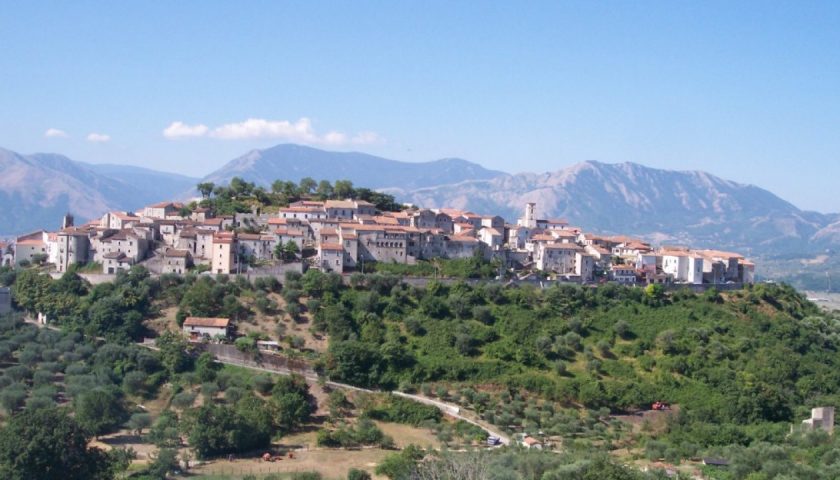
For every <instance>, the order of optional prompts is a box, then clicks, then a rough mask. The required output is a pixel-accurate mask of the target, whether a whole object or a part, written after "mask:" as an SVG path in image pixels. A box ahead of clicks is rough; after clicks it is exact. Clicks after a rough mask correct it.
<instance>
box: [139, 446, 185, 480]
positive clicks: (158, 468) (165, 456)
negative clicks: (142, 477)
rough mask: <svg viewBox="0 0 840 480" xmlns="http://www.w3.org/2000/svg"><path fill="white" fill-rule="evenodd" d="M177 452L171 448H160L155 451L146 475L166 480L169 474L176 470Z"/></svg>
mask: <svg viewBox="0 0 840 480" xmlns="http://www.w3.org/2000/svg"><path fill="white" fill-rule="evenodd" d="M178 463H179V462H178V451H177V450H175V449H172V448H162V449H160V450H158V451H157V453H156V454H155V456H154V459H153V461H152V463H150V464H149V468H148V469H147V470H146V473H147V474H148V475H149V476H150V477H152V478H154V479H159V480H166V478H167V475H168V474H169V472H171V471H173V470H176V469H177V468H178Z"/></svg>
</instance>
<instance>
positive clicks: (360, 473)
mask: <svg viewBox="0 0 840 480" xmlns="http://www.w3.org/2000/svg"><path fill="white" fill-rule="evenodd" d="M347 480H370V474H369V473H368V472H366V471H364V470H359V469H357V468H351V469H350V470H349V471H348V472H347Z"/></svg>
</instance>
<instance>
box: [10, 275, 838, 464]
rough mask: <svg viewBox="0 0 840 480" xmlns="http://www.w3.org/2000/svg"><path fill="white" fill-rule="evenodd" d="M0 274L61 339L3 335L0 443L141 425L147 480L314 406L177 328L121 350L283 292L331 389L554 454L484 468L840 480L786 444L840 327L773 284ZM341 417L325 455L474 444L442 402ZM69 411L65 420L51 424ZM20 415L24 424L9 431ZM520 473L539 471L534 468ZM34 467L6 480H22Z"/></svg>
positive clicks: (336, 405)
mask: <svg viewBox="0 0 840 480" xmlns="http://www.w3.org/2000/svg"><path fill="white" fill-rule="evenodd" d="M0 283H3V284H11V285H12V286H13V291H14V294H15V300H16V302H17V305H18V306H19V307H20V308H22V309H24V310H27V311H30V312H47V313H48V315H49V316H50V318H51V319H52V320H53V321H54V322H55V324H56V325H58V326H60V327H62V329H63V330H62V331H61V332H58V331H50V330H43V329H38V328H37V327H35V326H32V325H28V324H23V323H21V322H20V321H19V320H17V319H15V318H8V319H4V320H3V322H2V323H0V370H2V375H0V389H2V390H0V405H2V407H3V409H4V411H5V412H6V415H5V421H6V427H4V428H5V430H4V434H6V435H0V436H4V437H5V436H14V435H24V434H25V435H33V433H32V432H31V431H30V430H27V429H29V428H35V429H38V428H39V427H38V425H39V422H43V423H44V426H42V427H43V431H44V432H45V433H44V434H45V435H46V434H47V433H49V432H48V430H49V429H51V428H60V429H63V430H61V431H65V432H70V433H67V435H76V433H72V432H79V433H78V434H79V435H82V436H84V438H90V437H92V436H94V435H102V434H106V433H108V432H112V431H114V430H115V429H117V428H121V427H123V426H130V428H132V429H135V430H139V431H141V432H142V431H143V430H144V429H145V430H146V435H148V438H149V439H150V441H152V442H153V443H155V445H157V446H158V448H159V449H160V454H159V456H158V457H157V460H156V461H155V464H154V465H152V466H150V468H149V471H148V472H146V474H147V475H149V476H150V477H152V478H160V477H161V475H162V474H161V472H163V474H165V472H166V471H167V469H170V468H171V467H172V462H176V463H177V460H178V459H177V455H176V454H175V453H173V452H174V450H173V449H174V448H176V447H178V446H180V441H181V440H180V439H181V437H182V436H183V437H184V438H186V439H187V440H188V442H189V445H190V446H191V447H192V449H193V451H194V454H195V455H196V456H198V457H212V456H217V455H225V454H227V453H231V452H242V451H251V450H254V449H259V448H261V447H264V446H266V445H268V442H270V441H271V440H272V439H273V438H278V437H280V436H282V435H285V434H286V433H288V432H292V431H294V430H296V429H297V428H299V427H300V425H301V424H302V423H305V422H306V421H307V420H308V419H309V418H310V417H311V415H312V413H313V412H314V402H313V399H312V396H311V394H310V393H309V392H308V387H307V386H306V383H305V382H303V381H302V379H300V378H296V377H286V378H282V379H279V380H276V379H273V378H272V377H268V376H265V375H255V374H249V375H243V374H242V372H239V371H236V370H231V369H229V368H225V369H222V370H219V369H218V367H217V366H216V365H215V364H213V362H212V359H211V358H210V357H209V356H208V355H207V354H203V355H199V352H197V351H196V352H190V349H189V348H187V346H186V345H185V343H184V342H183V340H181V339H180V337H179V336H178V335H175V334H167V335H163V336H161V337H160V338H159V339H158V346H159V347H160V351H157V352H153V351H149V350H146V349H142V348H140V347H137V346H134V345H132V344H131V343H130V342H131V340H136V339H139V338H140V337H142V336H143V335H144V334H146V333H147V332H146V331H145V329H146V326H145V323H144V322H146V321H147V320H148V319H150V318H154V317H156V316H157V315H159V311H160V309H162V308H177V309H178V310H179V314H178V318H179V319H183V318H184V317H185V316H187V315H211V316H212V315H224V316H228V317H231V318H234V319H237V320H238V321H240V322H241V321H248V320H249V319H250V318H251V317H252V316H254V315H255V314H256V311H258V312H260V313H261V314H269V315H271V314H276V313H278V312H279V311H280V310H281V306H280V305H278V304H277V299H278V298H282V303H283V305H282V310H283V311H284V313H285V314H288V315H290V316H292V317H293V318H295V319H297V320H298V321H300V322H302V323H307V322H308V324H309V325H310V327H311V330H312V331H313V332H316V333H323V334H325V335H326V336H327V337H328V338H329V349H328V351H327V352H326V354H324V355H322V356H319V357H316V358H315V360H316V361H317V366H318V368H319V369H320V370H321V371H322V372H323V373H324V374H325V375H326V376H328V377H329V378H331V379H333V380H339V381H344V382H348V383H352V384H354V385H358V386H368V387H377V388H383V389H394V388H399V389H401V390H417V391H419V392H421V393H423V394H425V395H428V396H436V397H439V398H441V399H444V400H447V401H450V402H456V403H459V404H462V405H464V406H466V407H469V408H470V409H471V410H473V411H475V412H477V413H478V414H479V415H480V416H481V417H482V418H483V419H484V420H485V421H487V422H489V423H492V424H495V425H498V426H499V427H500V428H502V429H505V430H507V431H508V432H511V433H515V432H520V431H528V432H536V431H542V432H544V434H545V435H546V436H555V437H558V438H561V439H562V444H563V449H564V450H565V451H566V452H567V454H566V455H561V456H554V457H543V456H539V455H535V456H528V455H525V456H521V458H520V456H519V455H515V454H512V453H511V454H500V455H499V456H498V457H497V456H494V457H493V459H492V462H507V463H504V465H502V464H499V467H498V468H497V469H496V468H494V470H493V471H494V472H502V471H506V472H513V473H510V474H509V476H504V475H503V476H498V477H496V476H494V477H492V478H590V477H587V476H586V475H590V474H588V473H586V472H588V471H590V470H588V469H592V470H591V471H592V472H599V473H598V475H605V476H602V477H591V478H642V477H640V475H641V474H639V473H637V472H635V471H634V470H633V469H625V468H623V467H618V466H616V465H614V464H613V463H611V462H605V461H604V460H603V457H600V456H599V455H600V454H601V453H604V452H607V451H610V450H613V449H616V448H628V449H629V450H628V455H629V456H630V457H629V458H648V459H652V460H656V459H662V458H664V459H666V460H668V461H670V462H673V463H679V462H681V461H683V460H685V459H688V458H695V457H698V456H718V457H724V458H727V459H729V460H730V461H731V463H732V465H731V467H730V468H728V469H724V470H717V471H712V472H710V473H709V474H710V475H712V478H720V479H729V478H732V479H743V478H750V479H765V478H766V479H771V478H780V479H781V478H803V479H804V478H816V479H821V478H825V479H828V478H837V477H838V476H840V444H838V443H837V442H836V441H835V439H834V438H830V437H827V436H825V435H822V434H820V433H811V434H805V433H794V434H792V435H789V434H788V433H789V431H790V424H791V423H794V424H796V423H799V421H800V420H801V419H803V418H807V417H808V414H809V409H810V408H811V407H814V406H820V405H838V401H840V377H838V376H840V368H838V367H840V365H838V362H840V356H838V346H840V328H838V327H840V318H838V316H837V315H836V314H826V313H823V312H821V311H819V310H818V309H817V308H816V307H815V306H814V305H813V304H811V303H809V302H807V301H806V300H805V299H804V298H803V297H802V296H801V295H800V294H798V293H797V292H796V291H794V290H793V289H791V288H789V287H786V286H783V285H758V286H755V287H751V288H748V289H744V290H739V291H734V292H728V293H720V292H717V291H715V290H709V291H707V292H705V293H703V294H694V293H691V292H689V291H677V292H672V293H666V292H665V291H663V290H662V289H661V288H658V287H651V288H648V289H635V288H624V287H619V286H614V285H607V286H601V287H598V288H589V287H578V286H569V285H561V286H553V287H550V288H547V289H544V290H541V289H537V288H531V287H527V286H503V285H501V284H498V283H477V284H474V285H471V284H468V283H465V282H453V283H442V282H435V281H431V282H429V283H428V284H427V285H426V286H425V287H424V288H418V287H412V286H408V285H406V284H404V283H402V282H401V281H400V280H399V278H398V277H395V276H392V275H388V274H369V275H364V274H358V275H354V276H353V277H352V278H351V279H350V281H349V282H348V284H345V283H344V282H343V281H342V279H341V278H340V277H339V276H337V275H334V274H323V273H320V272H317V271H314V270H311V271H308V272H307V273H306V274H304V275H300V274H291V275H289V276H288V277H287V278H285V279H284V281H283V284H282V285H281V284H280V282H278V281H277V280H274V279H271V280H265V279H260V280H258V281H256V282H255V283H254V284H251V283H249V282H247V281H245V280H244V279H242V278H238V279H231V280H228V279H227V278H226V277H220V278H218V279H214V278H211V277H207V276H193V275H188V276H185V277H175V276H162V277H159V278H153V277H150V276H149V275H148V273H147V272H145V271H144V270H143V269H142V268H135V269H132V271H130V272H128V273H124V274H121V275H119V276H118V277H117V278H116V280H115V281H114V282H113V283H109V284H102V285H97V286H91V285H89V284H87V283H86V282H85V281H83V280H82V279H81V278H80V277H79V276H78V275H76V274H75V273H72V272H71V273H69V274H66V275H65V276H64V277H62V278H61V279H58V280H53V279H51V278H50V277H48V276H46V275H43V274H39V273H38V272H37V270H22V271H8V270H4V271H2V272H0ZM246 300H247V301H246ZM278 331H279V330H278ZM83 335H86V336H83ZM94 336H96V337H102V338H103V339H104V340H95V339H93V337H94ZM251 340H253V339H251ZM244 343H247V342H243V345H244ZM243 348H244V347H243ZM164 393H165V394H166V396H167V397H168V398H169V399H170V400H169V403H168V407H167V408H166V409H165V411H164V412H163V413H162V414H160V415H159V416H157V418H151V417H150V416H148V414H146V415H145V416H144V412H142V411H138V410H137V409H136V408H133V407H131V406H132V405H137V404H139V403H142V401H143V399H147V398H153V397H159V396H161V395H162V394H164ZM333 393H334V394H335V392H333ZM198 396H202V397H203V399H204V401H202V402H197V401H196V400H197V397H198ZM656 400H663V401H666V402H669V403H672V404H675V410H674V411H673V412H672V413H671V414H669V415H666V416H663V417H662V418H663V420H662V424H661V425H658V426H654V425H642V428H641V429H634V428H631V427H629V426H628V424H627V423H625V422H623V421H622V420H620V419H618V418H616V417H615V415H616V414H627V413H632V412H635V411H637V410H640V409H648V407H649V405H650V403H652V402H653V401H656ZM198 403H200V405H198V406H197V404H198ZM354 408H355V409H356V410H358V411H360V412H361V416H360V418H357V419H352V420H350V419H349V418H348V415H349V411H350V410H351V408H350V407H349V406H348V403H347V399H346V398H341V396H340V395H338V394H335V395H333V394H331V395H330V400H329V409H330V419H329V423H328V424H326V425H325V426H324V427H323V428H322V430H321V432H320V433H319V442H320V443H321V444H322V445H326V446H358V445H381V446H385V447H389V446H391V445H392V440H391V439H389V438H388V437H387V436H386V435H384V434H382V432H381V431H380V430H379V429H378V428H376V426H375V424H374V423H373V422H371V420H383V421H390V422H399V423H406V424H410V425H417V426H423V427H427V426H428V427H429V428H437V429H438V430H439V431H440V432H442V433H443V437H441V438H442V440H444V441H445V438H446V437H447V436H448V437H452V436H459V437H461V438H462V439H464V441H468V440H470V439H478V438H480V437H481V435H480V434H478V432H476V431H474V430H473V431H470V429H469V428H467V427H465V426H458V425H457V424H453V425H452V426H451V427H446V428H441V427H436V426H434V425H435V423H436V422H437V424H438V425H439V424H440V423H441V422H440V421H439V415H440V413H439V412H438V411H437V410H435V409H433V408H430V407H425V406H422V405H418V404H415V403H413V402H408V401H404V400H403V399H400V398H399V397H386V398H385V399H380V400H378V401H371V402H369V403H368V404H366V405H355V406H354ZM36 411H44V412H52V413H44V414H39V415H35V414H34V413H33V412H36ZM68 411H69V412H72V413H73V415H72V422H70V423H68V424H67V425H59V426H55V427H53V424H55V423H56V418H59V417H60V418H64V417H66V416H67V414H66V412H68ZM22 415H31V416H32V417H26V418H27V419H28V420H26V421H23V420H20V421H18V420H16V419H17V418H19V417H20V418H23V417H21V416H22ZM24 426H25V427H26V428H23V427H24ZM16 432H23V433H16ZM38 432H41V430H38V431H37V432H36V433H38ZM45 438H48V437H45ZM80 438H81V437H80ZM46 443H49V442H46V441H45V444H46ZM4 448H6V447H4V446H3V444H2V442H0V466H2V467H3V468H8V466H9V465H11V464H15V465H17V464H21V465H23V464H24V463H25V462H26V461H28V460H18V459H14V460H12V458H13V456H14V455H17V453H15V452H12V451H11V449H9V448H6V449H5V450H4ZM37 448H42V447H37ZM24 453H26V452H23V453H21V455H22V454H24ZM417 454H418V452H417V451H413V450H411V449H408V450H407V451H403V452H400V453H398V454H395V456H394V457H392V458H391V459H390V460H388V462H386V463H384V464H383V465H385V466H384V467H382V468H383V473H387V474H388V475H392V474H393V475H392V478H401V477H400V475H402V473H399V472H404V471H412V472H415V474H417V475H419V473H416V471H415V467H414V465H415V461H416V458H414V456H416V455H417ZM68 455H69V453H68ZM72 455H74V456H75V457H73V458H81V459H85V458H87V459H89V460H84V462H88V461H90V462H91V465H92V466H91V467H90V468H94V470H95V471H96V472H104V473H101V475H104V477H103V478H108V476H109V475H113V473H114V472H116V471H117V467H118V466H119V465H120V464H121V463H120V462H124V461H125V460H124V458H125V457H120V458H111V456H103V454H102V453H101V452H97V451H95V450H89V451H87V450H85V449H79V450H78V451H77V452H75V453H73V454H72ZM124 455H128V453H125V454H124ZM424 455H425V454H424ZM505 455H509V456H508V457H505ZM15 458H16V457H15ZM458 458H460V457H458ZM464 458H466V457H464ZM505 458H506V460H501V459H505ZM530 459H534V460H530ZM462 460H463V458H460V459H458V460H454V459H452V458H450V457H447V456H444V457H442V458H441V460H440V461H441V462H442V463H441V465H443V466H446V468H455V467H454V466H453V465H449V464H448V463H447V462H449V463H452V462H455V463H457V462H460V461H462ZM465 461H468V460H465ZM532 461H533V462H537V463H539V464H540V465H542V467H540V469H536V467H534V466H528V465H530V463H529V462H532ZM21 462H23V463H21ZM484 463H487V462H484ZM30 465H34V467H31V468H42V467H39V466H38V465H39V464H37V463H31V464H30ZM115 465H116V466H115ZM423 465H426V463H424V464H423ZM447 465H448V466H447ZM494 465H495V463H494ZM517 465H518V466H517ZM503 466H504V467H505V468H507V470H505V469H504V468H502V467H503ZM21 468H23V467H21ZM27 468H29V467H27ZM424 468H425V467H424ZM459 468H460V467H459ZM388 469H391V470H390V473H389V471H388ZM401 469H402V470H401ZM406 469H407V470H406ZM94 470H91V471H90V472H93V471H94ZM27 471H28V470H19V471H16V472H18V473H15V472H11V473H8V475H6V476H7V477H8V478H17V477H15V476H14V475H20V476H21V477H20V478H23V477H24V476H25V472H27ZM537 471H539V472H541V473H539V474H537V473H536V472H537ZM394 472H398V473H394ZM517 472H519V473H517ZM522 472H528V473H522ZM548 472H552V473H551V475H548ZM604 472H613V473H614V474H615V475H617V476H615V477H609V476H606V475H608V474H609V475H612V474H613V473H604ZM3 473H7V472H5V471H4V472H3ZM86 474H89V475H90V477H91V478H96V475H100V473H86ZM506 475H507V474H506ZM591 475H595V473H592V474H591ZM4 478H5V477H4ZM418 478H424V477H418Z"/></svg>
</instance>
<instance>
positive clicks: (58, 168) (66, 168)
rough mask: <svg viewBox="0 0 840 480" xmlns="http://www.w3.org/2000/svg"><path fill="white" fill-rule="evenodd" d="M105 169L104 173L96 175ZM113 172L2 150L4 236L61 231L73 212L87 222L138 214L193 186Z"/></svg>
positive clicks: (0, 230) (131, 171) (149, 174)
mask: <svg viewBox="0 0 840 480" xmlns="http://www.w3.org/2000/svg"><path fill="white" fill-rule="evenodd" d="M100 167H103V168H102V169H101V171H102V173H99V172H97V170H99V169H100ZM108 170H109V169H108V166H99V165H88V164H84V163H81V162H76V161H73V160H71V159H69V158H67V157H65V156H63V155H58V154H51V153H36V154H32V155H21V154H19V153H16V152H12V151H10V150H5V149H2V148H0V212H3V213H2V215H1V216H0V235H3V236H7V235H18V234H21V233H25V232H29V231H34V230H37V229H42V228H43V229H48V230H52V229H56V228H58V227H60V226H61V218H62V216H63V215H64V214H65V213H68V212H69V213H72V214H73V215H74V216H75V217H76V218H77V219H78V220H79V221H83V220H89V219H91V218H97V217H99V216H101V215H102V214H103V213H105V212H107V211H109V210H134V209H137V208H140V207H142V206H143V205H147V204H149V203H152V202H156V201H158V200H160V198H161V196H163V197H164V198H165V197H168V196H171V195H173V194H174V193H176V192H178V191H183V189H185V188H187V185H188V183H184V182H185V181H184V182H180V183H179V182H178V181H177V180H176V179H174V178H169V177H167V176H168V175H171V174H164V173H160V172H154V171H152V170H147V169H143V168H139V167H125V168H124V169H123V170H122V171H121V172H118V171H116V170H113V169H112V170H111V171H108ZM142 172H146V173H142ZM144 175H145V176H146V177H145V178H146V179H147V180H148V179H152V178H157V180H156V181H158V182H159V185H158V186H157V187H155V188H149V184H148V182H146V181H144V180H143V178H144ZM176 177H177V176H176ZM165 178H169V181H170V182H171V183H170V184H169V185H167V184H166V183H165V181H164V179H165ZM190 182H192V180H191V181H190ZM169 188H173V190H169Z"/></svg>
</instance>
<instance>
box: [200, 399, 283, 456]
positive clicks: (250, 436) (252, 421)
mask: <svg viewBox="0 0 840 480" xmlns="http://www.w3.org/2000/svg"><path fill="white" fill-rule="evenodd" d="M263 408H264V407H263V406H262V405H261V404H260V405H255V404H253V403H249V404H248V408H243V411H247V415H246V414H243V413H241V412H239V411H237V410H236V409H234V408H233V407H231V406H229V405H216V404H205V405H202V406H201V407H199V408H197V409H195V410H192V411H190V412H189V417H188V421H187V429H186V430H187V431H188V435H189V443H190V446H192V448H193V449H194V450H195V453H196V455H197V456H198V458H208V457H210V456H213V455H219V454H224V453H237V452H245V451H249V450H255V449H257V448H263V447H265V446H267V445H268V444H269V443H270V442H271V435H270V432H269V431H268V429H267V428H268V427H270V425H268V422H267V421H264V420H263V419H262V415H260V414H261V413H262V412H260V411H259V410H262V409H263Z"/></svg>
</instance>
